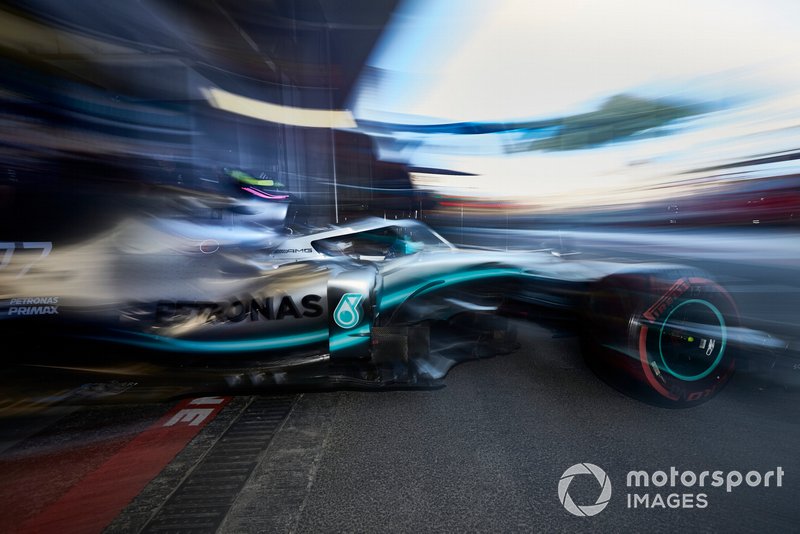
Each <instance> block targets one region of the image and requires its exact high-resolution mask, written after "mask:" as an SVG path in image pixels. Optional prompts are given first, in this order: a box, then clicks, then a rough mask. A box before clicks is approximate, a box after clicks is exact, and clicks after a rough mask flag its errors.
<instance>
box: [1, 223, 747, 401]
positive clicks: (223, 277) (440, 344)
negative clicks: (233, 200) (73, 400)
mask: <svg viewBox="0 0 800 534" xmlns="http://www.w3.org/2000/svg"><path fill="white" fill-rule="evenodd" d="M0 245H2V246H4V247H5V250H4V251H3V250H0V254H3V256H2V259H3V263H2V269H0V328H2V330H3V333H4V339H10V338H15V339H17V340H19V343H18V344H17V346H21V347H24V349H23V350H21V351H16V352H13V351H5V354H4V360H5V361H4V363H5V364H9V365H10V364H11V360H14V361H16V362H20V361H22V362H29V361H33V360H44V361H46V362H49V363H51V364H52V363H53V362H57V363H59V364H66V363H65V362H70V361H72V360H74V359H76V358H87V359H92V361H93V362H94V365H97V366H100V367H102V366H107V365H108V362H112V361H122V360H125V361H147V362H151V363H154V364H157V365H159V366H160V368H162V369H171V370H172V371H173V372H175V370H180V372H186V373H188V372H190V370H192V369H194V370H196V369H203V370H205V371H207V372H208V373H217V374H219V375H220V376H223V377H225V380H226V383H227V384H228V385H238V386H242V387H268V386H282V387H308V386H317V385H319V386H328V387H330V386H334V387H335V386H347V387H374V388H384V387H389V386H400V387H414V386H431V385H437V384H439V383H440V381H441V379H442V378H443V377H444V376H445V375H446V373H447V372H448V370H449V369H450V368H451V367H452V366H453V365H455V364H456V363H458V362H460V361H464V360H466V359H470V358H478V357H483V356H487V355H492V354H496V353H502V352H508V351H512V350H515V349H516V348H517V342H516V339H515V330H514V325H515V324H518V319H520V318H525V319H530V320H535V321H538V322H541V323H546V324H550V325H553V326H555V327H556V328H558V329H560V330H564V329H569V330H572V331H574V332H575V333H576V334H578V335H580V336H581V339H582V341H583V350H584V353H585V355H586V358H587V361H588V362H589V363H590V364H591V365H592V367H593V368H595V369H596V370H597V371H598V373H599V374H601V376H603V377H604V378H606V379H607V380H609V381H610V382H612V383H613V384H614V385H617V386H620V387H623V388H625V390H626V391H628V392H631V393H634V394H636V395H638V396H640V397H643V398H645V399H649V400H654V401H658V402H662V403H666V404H669V405H676V406H677V405H692V404H696V403H699V402H702V401H704V400H706V399H708V398H710V397H712V396H713V395H714V394H715V393H716V392H717V391H719V389H720V388H721V387H722V386H723V385H724V384H725V383H726V382H727V381H728V379H729V378H730V376H731V374H732V372H733V369H734V364H735V352H736V350H737V347H739V346H740V345H741V344H742V343H741V341H742V340H743V339H745V338H746V337H747V335H748V332H747V330H746V329H744V328H742V327H741V326H740V324H739V318H738V314H737V310H736V305H735V303H734V301H733V299H732V298H731V296H730V295H729V294H728V293H727V292H726V291H725V290H724V289H723V288H722V287H720V286H719V285H718V284H716V283H715V282H714V281H712V280H711V279H710V278H709V277H708V276H706V275H704V274H703V273H700V272H698V271H696V270H693V269H689V268H685V267H681V266H676V265H661V264H623V263H609V262H600V261H586V260H581V259H576V258H574V257H570V258H565V257H560V256H558V255H554V254H552V253H550V252H549V251H546V250H545V251H531V252H500V251H490V250H479V249H460V248H457V247H455V246H453V245H452V244H450V243H448V242H447V241H446V240H445V239H443V238H442V237H441V236H440V235H439V234H437V233H436V232H434V231H433V230H431V229H430V228H429V227H427V226H426V225H424V224H422V223H421V222H418V221H416V220H384V219H367V220H362V221H359V222H355V223H352V224H345V225H340V226H330V227H326V228H320V229H314V230H307V231H301V230H298V229H296V228H295V229H291V230H290V229H283V228H281V229H278V230H275V229H272V230H268V229H266V228H264V229H261V230H255V229H250V230H247V231H244V230H237V231H233V230H231V229H230V228H224V227H219V226H217V227H212V226H208V225H205V226H204V225H199V224H194V223H187V222H185V221H184V222H181V221H170V220H166V219H155V218H154V219H150V220H142V219H131V220H127V221H124V222H122V223H120V224H119V225H118V226H117V227H115V228H114V229H112V230H110V231H109V232H108V233H106V234H104V235H102V236H97V237H95V238H93V239H91V240H89V241H87V242H85V243H81V244H77V245H66V246H63V247H59V246H57V245H55V246H54V245H53V244H48V243H38V244H37V243H18V242H14V243H12V242H7V243H4V244H0ZM37 245H39V246H37ZM48 246H49V248H48Z"/></svg>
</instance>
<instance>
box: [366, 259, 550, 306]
mask: <svg viewBox="0 0 800 534" xmlns="http://www.w3.org/2000/svg"><path fill="white" fill-rule="evenodd" d="M507 276H514V277H523V278H528V277H535V276H536V275H533V274H530V273H526V272H523V271H522V270H521V269H512V268H495V269H484V270H481V271H466V272H462V273H448V274H442V275H436V276H430V277H428V278H426V279H424V280H421V281H418V282H416V283H414V284H412V285H410V286H408V287H405V288H403V289H398V290H396V291H390V292H388V293H386V294H384V295H383V297H382V298H381V303H380V311H382V312H383V311H386V310H389V309H391V308H394V307H395V306H397V305H399V304H400V303H402V302H403V301H404V300H406V299H407V298H408V297H410V296H411V295H412V294H414V293H415V292H417V291H419V293H418V295H425V294H427V293H431V292H433V291H436V290H438V289H441V288H443V287H448V286H452V285H455V284H460V283H463V282H472V281H475V280H484V279H488V278H500V277H507ZM425 286H430V287H428V288H425Z"/></svg>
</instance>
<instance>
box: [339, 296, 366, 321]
mask: <svg viewBox="0 0 800 534" xmlns="http://www.w3.org/2000/svg"><path fill="white" fill-rule="evenodd" d="M363 298H364V295H362V294H361V293H345V294H344V295H342V299H341V300H340V301H339V304H338V305H337V306H336V309H335V310H334V311H333V320H334V321H335V322H336V324H338V325H339V326H340V327H342V328H344V329H348V328H353V327H354V326H356V325H357V324H358V323H359V322H360V321H361V313H359V308H360V304H361V301H362V300H363Z"/></svg>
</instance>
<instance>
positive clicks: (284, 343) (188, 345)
mask: <svg viewBox="0 0 800 534" xmlns="http://www.w3.org/2000/svg"><path fill="white" fill-rule="evenodd" d="M137 335H138V336H140V337H141V338H144V339H109V338H103V341H113V342H117V343H120V342H121V343H126V344H128V345H135V346H137V347H143V348H148V349H157V350H173V351H179V352H246V351H254V350H274V349H288V348H292V347H298V346H302V345H311V344H314V343H321V342H323V341H325V340H326V339H328V331H327V330H315V331H313V332H307V333H305V334H294V335H290V336H279V337H268V338H258V339H242V340H236V341H197V340H191V339H176V338H170V337H164V336H159V335H155V334H137Z"/></svg>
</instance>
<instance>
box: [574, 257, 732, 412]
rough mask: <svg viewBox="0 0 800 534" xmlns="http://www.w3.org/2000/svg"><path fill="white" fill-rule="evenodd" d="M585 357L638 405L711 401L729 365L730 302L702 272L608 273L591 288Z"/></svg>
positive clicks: (727, 377) (729, 371)
mask: <svg viewBox="0 0 800 534" xmlns="http://www.w3.org/2000/svg"><path fill="white" fill-rule="evenodd" d="M587 311H588V316H587V317H586V321H585V322H584V325H585V327H584V329H583V349H584V357H585V358H586V361H587V363H588V364H589V365H590V367H591V368H592V369H593V370H594V371H595V372H596V373H597V374H598V375H599V376H600V377H601V378H603V379H604V380H605V381H606V382H608V383H609V384H611V385H612V386H614V387H616V388H618V389H620V390H622V391H624V392H625V393H627V394H630V395H632V396H634V397H636V398H639V399H641V400H644V401H647V402H651V403H654V404H659V405H663V406H669V407H688V406H693V405H697V404H700V403H702V402H705V401H707V400H709V399H710V398H712V397H713V396H714V395H716V394H717V393H719V391H720V390H721V389H722V388H723V386H725V384H727V382H728V381H729V380H730V378H731V376H732V375H733V371H734V367H735V364H736V362H735V347H734V346H733V344H732V343H731V342H730V337H731V332H732V329H734V328H736V327H738V326H739V314H738V311H737V309H736V304H735V302H734V301H733V298H732V297H731V296H730V294H728V292H727V291H725V289H723V288H722V287H721V286H720V285H719V284H717V283H716V282H714V281H713V280H711V279H710V278H709V276H708V275H706V274H705V273H702V272H700V271H695V270H665V271H654V272H649V273H648V272H637V273H626V274H618V275H612V276H609V277H607V278H605V279H603V280H601V281H600V282H598V283H597V284H596V285H595V286H594V287H593V288H592V290H591V291H590V293H589V296H588V303H587Z"/></svg>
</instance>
